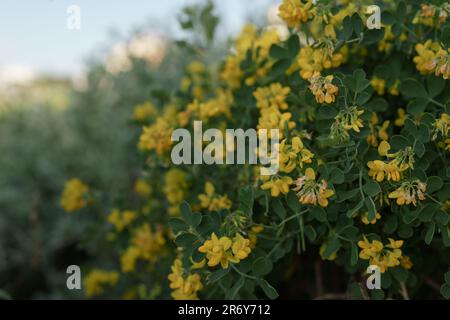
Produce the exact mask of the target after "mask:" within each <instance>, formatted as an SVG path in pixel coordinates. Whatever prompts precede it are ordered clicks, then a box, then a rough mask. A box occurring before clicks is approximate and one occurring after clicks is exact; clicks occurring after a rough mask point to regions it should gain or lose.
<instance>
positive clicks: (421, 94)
mask: <svg viewBox="0 0 450 320" xmlns="http://www.w3.org/2000/svg"><path fill="white" fill-rule="evenodd" d="M400 92H401V93H402V94H403V95H404V96H405V97H407V98H428V93H427V91H426V90H425V88H424V86H423V85H422V84H421V83H420V82H419V81H417V80H416V79H413V78H409V79H406V80H404V81H403V82H402V83H401V84H400Z"/></svg>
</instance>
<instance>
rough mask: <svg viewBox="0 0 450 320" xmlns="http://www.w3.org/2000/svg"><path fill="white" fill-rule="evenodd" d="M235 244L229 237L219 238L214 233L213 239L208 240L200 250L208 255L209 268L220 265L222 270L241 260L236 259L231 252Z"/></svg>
mask: <svg viewBox="0 0 450 320" xmlns="http://www.w3.org/2000/svg"><path fill="white" fill-rule="evenodd" d="M232 244H233V242H232V241H231V239H230V238H228V237H221V238H220V239H219V238H217V236H216V234H215V233H214V232H213V233H212V234H211V238H210V239H209V240H206V241H205V243H204V244H203V245H202V246H201V247H200V248H198V251H199V252H201V253H206V258H207V259H208V266H210V267H215V266H217V265H218V264H220V265H221V266H222V268H224V269H226V268H228V263H229V262H234V263H237V262H239V260H237V259H235V258H234V257H233V255H232V253H231V252H230V251H229V249H230V248H231V246H232Z"/></svg>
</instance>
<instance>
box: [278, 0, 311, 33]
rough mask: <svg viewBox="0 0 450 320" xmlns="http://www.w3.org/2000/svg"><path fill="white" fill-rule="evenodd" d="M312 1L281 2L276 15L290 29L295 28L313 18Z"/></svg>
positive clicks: (288, 0) (287, 0) (286, 0)
mask: <svg viewBox="0 0 450 320" xmlns="http://www.w3.org/2000/svg"><path fill="white" fill-rule="evenodd" d="M311 9H313V8H312V0H308V1H307V2H306V3H303V1H302V0H283V3H282V4H280V6H279V7H278V12H279V13H278V14H279V16H280V18H281V19H283V20H284V21H285V22H286V23H287V25H288V26H289V27H290V28H297V27H299V26H300V25H301V24H302V23H304V22H307V21H308V20H310V19H311V18H312V17H313V11H312V10H311Z"/></svg>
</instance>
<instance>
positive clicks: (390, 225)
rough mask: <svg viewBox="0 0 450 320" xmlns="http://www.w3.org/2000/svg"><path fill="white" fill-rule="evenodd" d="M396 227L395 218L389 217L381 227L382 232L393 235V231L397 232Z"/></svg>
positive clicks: (396, 221)
mask: <svg viewBox="0 0 450 320" xmlns="http://www.w3.org/2000/svg"><path fill="white" fill-rule="evenodd" d="M397 227H398V220H397V217H396V216H389V217H388V218H387V219H386V222H385V224H384V227H383V231H384V232H385V233H386V234H393V233H394V232H395V230H397Z"/></svg>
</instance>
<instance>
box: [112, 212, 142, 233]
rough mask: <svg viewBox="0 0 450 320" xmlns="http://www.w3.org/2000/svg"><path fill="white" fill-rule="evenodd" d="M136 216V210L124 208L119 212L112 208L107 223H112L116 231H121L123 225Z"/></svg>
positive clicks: (129, 222)
mask: <svg viewBox="0 0 450 320" xmlns="http://www.w3.org/2000/svg"><path fill="white" fill-rule="evenodd" d="M136 218H137V214H136V211H132V210H125V211H122V212H120V211H119V210H117V209H114V210H113V211H112V212H111V213H110V214H109V216H108V218H107V220H108V222H109V223H111V224H112V225H114V227H115V228H116V231H117V232H122V231H123V229H125V227H127V226H128V225H129V224H131V223H132V222H133V221H134V220H135V219H136Z"/></svg>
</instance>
